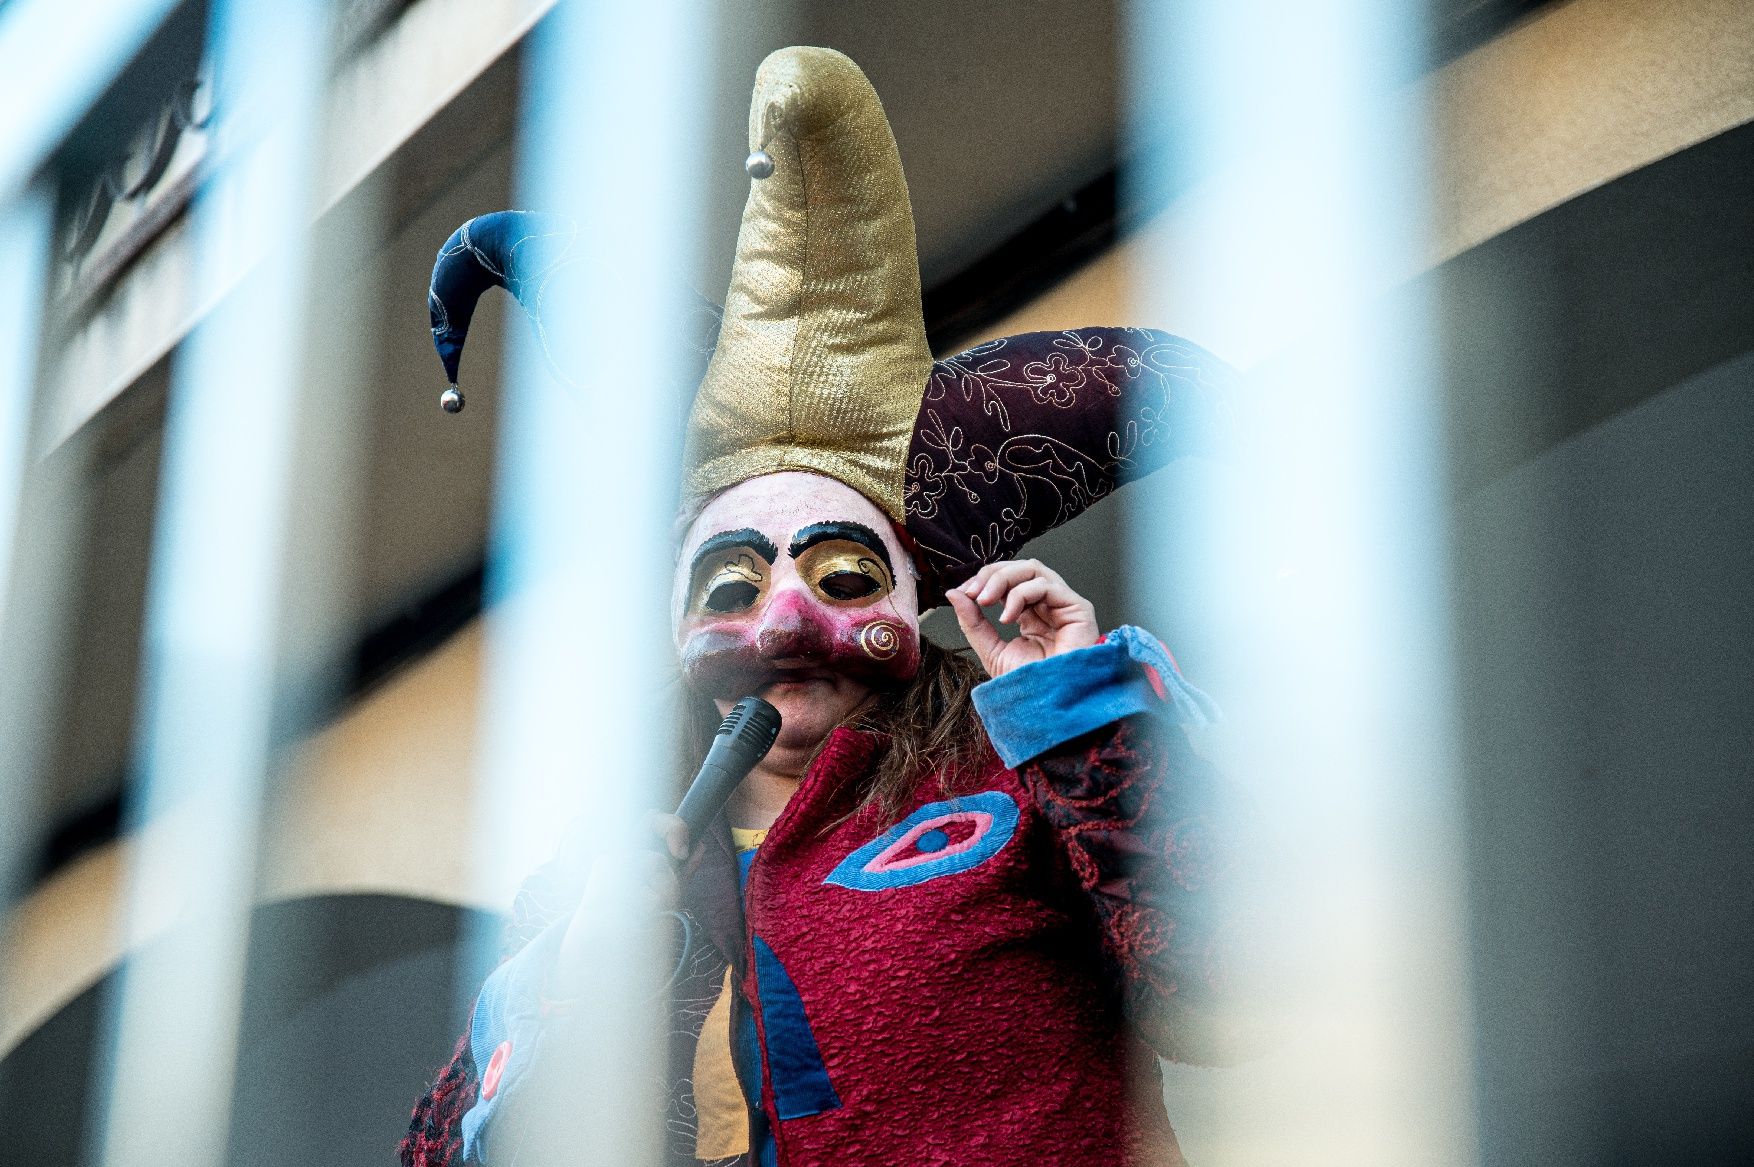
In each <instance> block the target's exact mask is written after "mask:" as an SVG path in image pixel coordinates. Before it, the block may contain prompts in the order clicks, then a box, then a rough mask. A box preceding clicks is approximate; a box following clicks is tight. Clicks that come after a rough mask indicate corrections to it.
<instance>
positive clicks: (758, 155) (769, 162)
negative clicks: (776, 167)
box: [743, 150, 773, 178]
mask: <svg viewBox="0 0 1754 1167" xmlns="http://www.w3.org/2000/svg"><path fill="white" fill-rule="evenodd" d="M743 169H744V170H747V171H748V172H749V177H750V178H766V177H768V176H769V175H771V174H772V173H773V155H772V154H769V153H768V152H767V151H766V150H757V151H756V152H755V153H753V154H751V155H750V156H749V157H747V158H745V159H744V160H743Z"/></svg>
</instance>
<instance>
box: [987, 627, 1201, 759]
mask: <svg viewBox="0 0 1754 1167" xmlns="http://www.w3.org/2000/svg"><path fill="white" fill-rule="evenodd" d="M1147 668H1149V669H1150V670H1151V671H1152V672H1155V673H1156V674H1157V677H1158V679H1159V680H1160V681H1161V682H1162V684H1163V688H1164V692H1165V696H1164V697H1159V696H1158V695H1157V691H1156V689H1154V688H1153V687H1152V684H1151V679H1150V676H1149V674H1148V673H1147V671H1146V670H1147ZM1166 701H1167V702H1168V703H1169V704H1170V705H1171V706H1173V713H1174V716H1175V717H1176V718H1177V719H1178V720H1179V721H1180V722H1181V723H1182V724H1183V725H1205V724H1206V723H1207V722H1209V721H1211V720H1213V719H1214V718H1216V717H1217V714H1218V709H1217V706H1216V705H1214V704H1213V702H1212V699H1211V698H1210V697H1208V696H1206V695H1205V694H1204V693H1202V692H1200V691H1199V690H1198V689H1196V688H1194V687H1193V686H1192V685H1190V684H1188V682H1187V680H1186V679H1185V678H1184V677H1183V676H1182V675H1181V670H1179V669H1178V668H1176V666H1175V662H1174V661H1173V660H1171V659H1170V655H1169V653H1168V651H1167V650H1165V649H1164V647H1163V645H1161V644H1159V643H1158V641H1157V638H1156V637H1154V636H1152V635H1151V634H1150V633H1149V632H1145V631H1144V630H1142V629H1139V628H1135V627H1133V626H1132V625H1130V624H1123V625H1122V626H1121V627H1119V628H1117V629H1115V630H1114V631H1113V632H1111V633H1109V634H1108V636H1107V637H1106V638H1105V639H1104V640H1103V642H1102V643H1101V644H1094V645H1091V646H1090V647H1089V648H1081V649H1078V650H1077V651H1076V652H1067V653H1061V654H1060V655H1059V656H1051V657H1048V658H1047V659H1046V660H1039V661H1036V662H1034V663H1033V664H1027V665H1023V666H1022V667H1020V668H1015V669H1012V670H1011V671H1010V672H1008V673H1006V674H1004V675H1003V676H999V677H994V678H993V679H992V680H990V681H987V682H985V683H984V684H981V685H977V686H975V690H974V706H975V709H976V710H977V711H978V712H979V713H980V715H981V723H982V724H983V725H984V726H986V730H987V737H988V738H990V739H992V743H993V749H994V750H996V751H998V754H999V757H1000V758H1001V759H1003V760H1004V763H1005V764H1006V765H1007V766H1010V767H1012V768H1014V769H1015V768H1016V767H1017V766H1020V765H1022V764H1023V763H1024V762H1027V761H1029V759H1031V758H1035V757H1039V756H1040V755H1042V754H1045V753H1047V752H1048V751H1049V750H1051V749H1053V748H1054V747H1055V746H1058V745H1061V744H1063V743H1065V742H1069V741H1071V740H1072V739H1073V738H1075V737H1079V736H1081V735H1083V734H1087V733H1089V732H1091V731H1092V730H1096V729H1101V728H1102V727H1103V726H1105V725H1110V724H1112V723H1114V722H1116V721H1119V720H1120V719H1121V718H1123V717H1131V716H1133V715H1134V714H1138V713H1147V712H1150V711H1153V710H1158V709H1162V708H1163V706H1164V704H1165V702H1166Z"/></svg>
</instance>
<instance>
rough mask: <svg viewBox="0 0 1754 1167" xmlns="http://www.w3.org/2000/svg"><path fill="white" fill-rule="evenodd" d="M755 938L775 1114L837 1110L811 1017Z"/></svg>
mask: <svg viewBox="0 0 1754 1167" xmlns="http://www.w3.org/2000/svg"><path fill="white" fill-rule="evenodd" d="M754 940H755V980H756V988H757V990H758V991H759V995H760V998H761V1027H762V1031H763V1033H764V1034H765V1035H766V1037H767V1074H768V1079H769V1081H771V1082H772V1083H773V1103H774V1113H775V1114H777V1115H779V1117H780V1118H782V1119H786V1118H804V1117H807V1116H808V1115H812V1114H821V1113H822V1112H823V1111H825V1110H835V1109H837V1108H838V1107H839V1106H840V1096H839V1095H838V1094H836V1093H835V1092H834V1085H833V1084H832V1083H830V1082H829V1080H828V1067H827V1066H825V1065H823V1064H822V1050H821V1049H820V1048H818V1047H817V1045H816V1034H815V1033H814V1032H812V1030H811V1029H810V1019H809V1018H808V1017H807V1016H805V1015H804V999H803V998H802V997H800V996H799V995H798V986H797V985H795V984H793V983H792V978H791V975H790V974H789V973H787V972H786V966H785V965H783V964H781V963H780V958H779V957H778V956H777V955H775V953H774V950H773V949H771V948H769V947H768V945H767V941H765V940H763V939H762V938H761V937H759V936H757V937H755V938H754Z"/></svg>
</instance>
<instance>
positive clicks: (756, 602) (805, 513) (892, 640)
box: [673, 471, 920, 699]
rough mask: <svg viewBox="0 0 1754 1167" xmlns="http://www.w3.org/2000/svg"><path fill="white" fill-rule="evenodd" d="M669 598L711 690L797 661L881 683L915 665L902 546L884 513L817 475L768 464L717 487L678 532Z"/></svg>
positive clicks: (685, 647)
mask: <svg viewBox="0 0 1754 1167" xmlns="http://www.w3.org/2000/svg"><path fill="white" fill-rule="evenodd" d="M673 604H674V606H673V611H674V612H675V613H676V617H675V627H676V646H677V651H678V653H679V654H680V656H681V659H682V668H683V671H684V673H685V674H686V675H687V676H688V679H689V681H690V682H691V683H692V684H693V685H694V686H695V687H696V688H697V689H699V690H700V691H702V692H703V693H706V694H708V695H710V696H713V697H720V698H727V699H729V698H734V697H741V696H743V695H744V694H747V693H754V692H758V691H759V690H760V689H762V688H763V687H764V686H766V685H768V684H772V683H774V682H775V681H777V680H781V679H783V678H784V676H785V675H786V674H788V673H792V672H796V671H798V670H809V669H823V670H827V671H830V672H834V673H838V674H841V675H844V676H850V677H854V678H856V679H858V680H860V681H863V682H865V683H866V684H869V685H871V686H873V687H881V686H884V685H886V684H894V683H898V682H902V681H906V680H908V679H910V678H912V677H913V675H914V673H915V672H917V671H918V669H919V664H920V635H919V623H920V605H919V593H918V587H917V584H916V581H915V578H914V572H913V568H912V563H911V561H910V560H909V558H908V555H907V552H906V551H905V550H904V549H903V548H902V546H901V543H900V541H899V540H898V539H897V537H896V535H895V532H894V530H893V528H892V527H891V525H890V522H889V519H888V518H887V517H886V516H885V515H884V514H883V512H882V511H880V510H878V509H877V507H876V506H875V505H874V504H872V503H871V502H870V501H869V500H867V499H866V498H865V497H864V496H863V495H861V494H860V493H859V492H858V491H856V490H853V489H852V488H851V487H849V486H845V485H843V484H841V483H839V482H836V481H834V480H833V479H830V478H824V477H823V476H821V475H819V474H808V473H802V472H797V471H787V472H782V473H778V474H766V475H762V476H761V477H759V478H752V479H749V480H748V481H746V482H742V483H739V484H738V485H736V486H733V487H731V488H730V489H729V490H726V491H724V492H722V493H721V494H719V495H717V496H715V497H714V498H713V499H712V500H711V501H710V502H709V503H708V504H707V505H706V507H705V508H704V509H702V511H701V513H700V515H699V517H697V518H696V519H695V521H694V523H693V524H692V525H691V526H690V527H689V530H688V533H687V535H686V536H685V537H684V540H683V546H682V556H681V558H680V559H679V561H678V563H677V570H676V586H675V594H674V599H673Z"/></svg>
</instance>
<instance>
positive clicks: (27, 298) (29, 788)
mask: <svg viewBox="0 0 1754 1167" xmlns="http://www.w3.org/2000/svg"><path fill="white" fill-rule="evenodd" d="M50 214H51V204H50V200H49V198H48V197H47V196H46V195H45V194H44V193H43V192H42V191H37V190H32V191H29V192H26V193H24V194H22V195H20V196H19V197H18V198H15V199H11V200H7V201H5V202H4V203H3V204H0V272H4V273H5V278H4V279H3V280H0V660H5V661H7V662H8V665H7V667H6V669H5V670H4V673H3V674H0V742H4V743H5V745H4V748H0V904H9V903H11V902H12V897H13V894H14V892H15V891H16V889H17V887H18V886H19V884H18V881H19V879H20V878H21V876H22V874H23V861H24V857H25V856H24V848H26V847H28V846H29V845H30V844H31V843H32V842H33V841H34V840H33V839H32V837H31V836H32V831H31V825H32V820H33V819H34V817H35V815H34V811H35V809H36V807H37V806H38V805H39V799H38V784H39V782H40V780H41V774H40V773H39V770H40V767H41V765H42V747H43V744H44V741H45V734H44V732H43V730H44V726H43V720H44V718H45V717H46V716H47V713H48V711H47V709H46V708H45V706H46V704H47V699H48V696H49V695H50V694H52V693H53V692H54V691H55V690H56V688H57V686H56V684H55V683H54V675H55V673H56V672H57V669H56V661H57V659H58V658H57V655H56V653H55V644H54V640H55V636H54V629H55V628H57V627H58V626H59V621H58V620H56V619H54V617H53V616H52V615H51V614H50V613H49V612H47V611H45V608H46V607H48V606H49V605H51V604H53V602H54V599H55V597H54V596H53V595H44V594H43V593H44V592H45V591H50V592H54V591H58V589H53V588H49V589H45V588H44V587H42V586H40V584H39V585H38V586H34V587H33V586H32V573H31V572H30V571H28V569H27V568H26V563H27V561H28V560H29V559H30V558H32V557H33V555H34V557H35V558H37V559H39V560H40V559H41V558H42V556H43V553H44V552H45V551H46V550H47V549H46V548H43V547H36V548H31V547H27V546H26V545H25V544H26V541H27V539H29V538H30V536H29V535H27V532H33V531H34V530H40V529H41V524H40V523H37V524H33V523H32V522H31V520H30V517H29V516H28V515H27V513H26V509H27V504H26V501H25V497H26V484H27V482H28V481H29V479H30V477H31V458H32V455H33V453H34V451H33V450H32V449H31V432H32V429H33V424H32V422H33V417H34V414H35V407H36V384H37V367H38V346H39V333H40V328H41V324H42V317H43V295H44V287H45V283H46V281H45V278H44V277H45V274H46V268H47V265H48V258H49V224H50ZM4 942H5V938H4V936H0V944H3V943H4Z"/></svg>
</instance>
